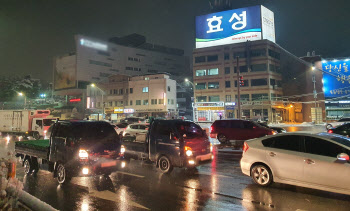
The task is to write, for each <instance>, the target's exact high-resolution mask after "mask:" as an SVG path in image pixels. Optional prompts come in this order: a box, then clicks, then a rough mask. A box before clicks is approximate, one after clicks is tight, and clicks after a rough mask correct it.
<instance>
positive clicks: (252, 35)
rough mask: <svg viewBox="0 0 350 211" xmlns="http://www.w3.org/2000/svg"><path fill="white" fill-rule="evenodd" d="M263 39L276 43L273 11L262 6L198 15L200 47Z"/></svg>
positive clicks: (198, 42)
mask: <svg viewBox="0 0 350 211" xmlns="http://www.w3.org/2000/svg"><path fill="white" fill-rule="evenodd" d="M264 30H265V32H264ZM263 35H266V38H265V37H263ZM261 39H269V40H271V41H273V42H275V25H274V16H273V12H271V11H270V10H268V9H267V8H265V7H263V6H261V5H258V6H253V7H245V8H240V9H235V10H228V11H223V12H217V13H212V14H208V15H202V16H197V17H196V48H204V47H211V46H216V45H225V44H232V43H239V42H246V41H247V40H261Z"/></svg>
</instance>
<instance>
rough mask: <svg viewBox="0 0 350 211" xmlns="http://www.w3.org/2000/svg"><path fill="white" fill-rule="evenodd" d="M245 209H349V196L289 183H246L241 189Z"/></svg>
mask: <svg viewBox="0 0 350 211" xmlns="http://www.w3.org/2000/svg"><path fill="white" fill-rule="evenodd" d="M242 198H243V201H242V205H243V206H244V207H245V208H246V209H247V210H256V209H258V210H271V209H272V208H274V210H282V209H286V208H288V209H289V210H344V211H345V210H347V211H348V210H349V206H350V196H346V195H342V194H335V193H330V192H325V191H318V190H313V189H308V188H302V187H297V186H291V185H283V184H273V185H272V186H271V187H260V186H258V185H255V184H250V185H247V187H246V188H245V189H243V191H242Z"/></svg>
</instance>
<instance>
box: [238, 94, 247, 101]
mask: <svg viewBox="0 0 350 211" xmlns="http://www.w3.org/2000/svg"><path fill="white" fill-rule="evenodd" d="M235 98H236V101H237V100H238V95H236V96H235ZM241 101H249V94H243V95H241Z"/></svg>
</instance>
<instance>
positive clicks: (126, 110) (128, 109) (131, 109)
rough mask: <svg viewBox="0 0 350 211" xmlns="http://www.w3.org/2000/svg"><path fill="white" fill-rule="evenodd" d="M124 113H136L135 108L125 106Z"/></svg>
mask: <svg viewBox="0 0 350 211" xmlns="http://www.w3.org/2000/svg"><path fill="white" fill-rule="evenodd" d="M124 113H126V114H132V113H134V109H133V108H125V109H124Z"/></svg>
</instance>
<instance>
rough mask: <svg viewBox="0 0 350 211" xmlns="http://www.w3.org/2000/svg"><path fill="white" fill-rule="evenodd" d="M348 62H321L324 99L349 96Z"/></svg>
mask: <svg viewBox="0 0 350 211" xmlns="http://www.w3.org/2000/svg"><path fill="white" fill-rule="evenodd" d="M349 67H350V60H349V59H346V60H333V61H322V69H323V71H324V72H325V73H323V91H324V96H325V97H326V98H334V97H341V96H344V95H349V94H350V70H349V69H348V68H349Z"/></svg>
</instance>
